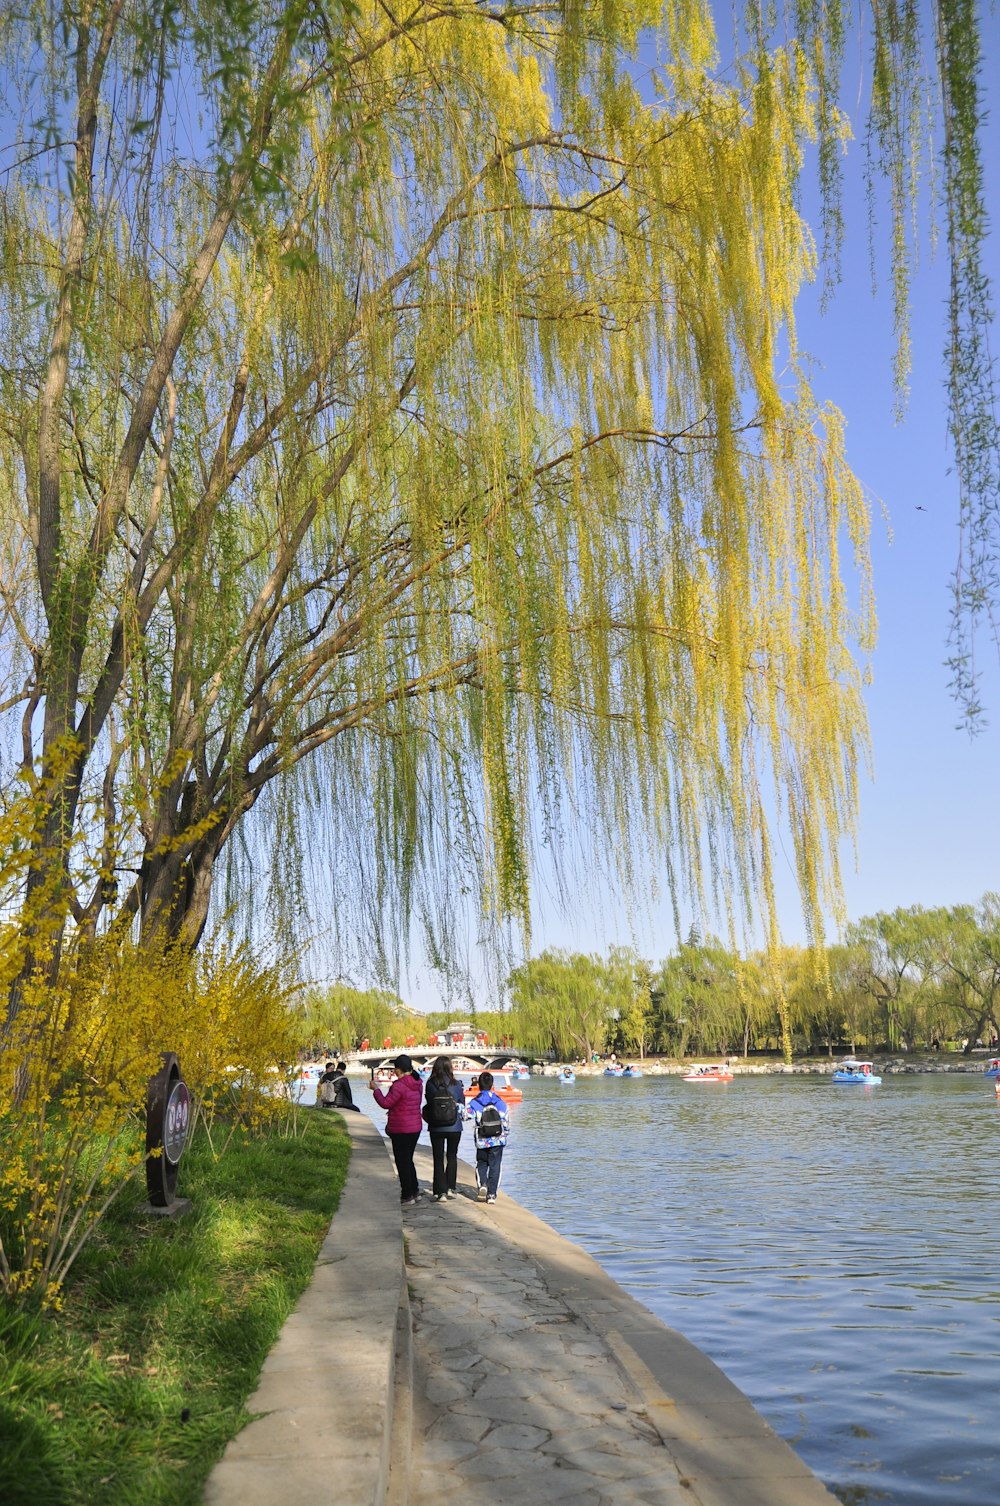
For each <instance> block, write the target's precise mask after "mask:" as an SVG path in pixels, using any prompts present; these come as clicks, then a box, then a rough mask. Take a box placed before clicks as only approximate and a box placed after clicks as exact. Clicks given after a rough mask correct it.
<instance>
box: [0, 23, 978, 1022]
mask: <svg viewBox="0 0 1000 1506" xmlns="http://www.w3.org/2000/svg"><path fill="white" fill-rule="evenodd" d="M872 16H873V19H874V23H875V24H874V30H873V32H872V34H871V45H872V47H873V51H874V60H875V68H874V87H873V92H872V115H871V124H870V127H869V131H870V139H871V141H872V142H873V143H874V144H875V150H874V151H873V152H872V153H871V160H872V164H873V168H874V170H875V171H876V172H882V173H884V176H885V178H886V181H887V182H888V184H889V187H890V202H891V204H892V206H893V213H894V224H895V226H896V234H895V236H894V241H893V247H892V269H893V273H894V276H895V287H896V292H897V301H898V311H899V318H900V328H901V331H902V330H905V299H906V285H907V278H908V269H909V265H910V260H911V256H912V248H911V245H910V240H909V236H908V229H907V226H908V213H909V209H908V206H909V205H911V204H912V202H913V199H914V195H915V191H916V185H915V179H914V178H913V172H914V171H915V169H914V163H915V161H916V160H917V157H916V155H915V153H916V152H917V150H918V149H919V145H920V140H921V132H922V124H921V122H922V121H924V120H925V119H926V116H925V115H924V114H923V113H922V108H923V98H924V96H923V94H922V93H921V89H922V87H923V86H922V82H921V81H922V80H923V77H924V75H923V71H922V66H923V58H924V52H923V50H922V44H921V39H920V37H919V35H918V32H917V21H916V18H915V13H914V12H913V10H912V9H911V8H910V7H908V6H906V7H900V6H899V5H897V4H895V3H893V4H891V5H889V6H885V5H883V4H882V3H879V4H878V5H877V6H873V10H872ZM941 16H942V17H943V18H944V21H945V22H946V23H947V24H945V25H944V26H943V27H941V28H940V29H939V32H938V45H939V53H938V57H939V59H940V60H941V69H940V72H941V76H942V77H943V78H944V79H945V80H946V83H947V88H946V90H945V92H944V94H943V96H941V99H942V108H943V110H944V113H945V117H946V119H947V120H948V122H949V133H948V135H947V137H946V145H945V154H944V164H945V169H946V171H945V184H946V188H947V197H946V202H947V208H948V214H949V218H948V226H949V235H950V239H951V243H952V249H953V251H954V252H955V254H956V279H957V281H956V291H955V305H954V309H953V325H954V334H955V340H956V347H957V350H958V355H959V357H960V359H956V362H955V364H954V368H953V369H954V373H955V382H956V385H955V388H954V392H955V396H954V406H955V411H956V413H959V414H960V413H961V412H962V411H964V410H962V407H961V405H962V403H968V404H971V405H972V406H973V408H975V407H976V404H978V405H979V408H978V409H977V410H976V411H980V410H981V409H982V408H983V404H984V403H985V402H986V401H987V399H988V398H989V393H988V391H984V389H983V386H982V373H980V374H979V376H977V375H976V374H975V373H973V372H972V371H971V368H969V369H964V372H963V368H962V367H961V361H962V360H965V361H966V365H967V367H968V356H969V348H968V342H967V341H965V340H964V333H963V326H962V321H963V320H965V319H967V318H969V317H971V315H970V310H971V309H972V305H973V303H974V302H975V297H973V296H972V295H971V294H970V287H973V292H974V293H975V296H979V297H982V290H983V284H982V281H981V279H980V282H979V283H978V284H976V281H975V277H974V275H973V274H974V272H975V263H974V259H975V256H976V255H977V254H978V246H979V244H980V241H981V239H982V234H983V233H984V226H983V223H982V221H981V220H980V221H976V219H975V215H974V213H973V212H970V210H969V206H970V205H971V206H972V210H974V207H975V203H976V192H975V190H976V177H975V174H976V171H977V170H978V169H977V164H978V157H977V156H976V155H975V137H976V128H977V124H978V117H977V109H978V106H977V102H976V96H975V79H974V75H975V69H976V67H978V62H977V61H976V58H972V59H971V61H970V58H969V56H967V55H965V54H962V52H961V46H960V43H961V40H962V38H965V39H966V40H967V39H968V37H969V36H972V38H973V42H974V39H975V18H974V14H973V13H972V12H968V13H967V7H966V6H965V5H964V3H960V0H947V4H945V3H944V0H942V5H941ZM779 19H780V20H781V24H780V27H779ZM793 22H794V24H793ZM851 24H853V22H852V21H851V20H850V18H849V15H848V12H847V11H846V10H845V9H844V8H842V7H841V6H840V5H839V4H837V3H834V4H832V5H830V6H826V7H823V8H815V9H814V8H813V7H810V6H797V7H796V8H795V10H794V15H793V16H792V17H789V18H788V24H787V26H786V25H785V21H784V20H783V19H781V18H778V17H776V16H774V15H772V14H771V13H770V12H763V11H762V12H760V13H759V14H755V15H754V17H753V19H752V21H751V23H750V24H749V27H748V28H747V29H746V30H745V31H743V32H742V33H741V37H740V42H739V49H738V55H737V56H736V58H735V60H732V61H730V62H729V64H728V66H727V67H726V68H725V69H724V70H723V69H721V68H720V67H719V63H718V49H717V45H716V40H715V35H714V31H713V22H712V17H711V14H710V12H709V10H708V9H707V8H706V7H705V6H703V5H700V4H698V3H692V4H682V3H674V0H602V3H597V0H560V3H555V0H552V3H544V0H543V3H538V4H530V3H529V4H506V5H505V4H503V3H497V4H496V5H490V4H486V3H481V0H449V3H448V4H446V5H442V4H440V3H429V0H411V3H409V4H408V5H407V7H406V8H405V9H404V8H402V7H399V8H396V7H394V6H393V5H389V4H386V3H383V0H358V3H353V0H144V3H142V4H139V3H137V0H25V3H24V5H22V6H21V7H19V9H18V10H17V12H16V13H15V12H13V11H12V10H11V9H9V8H8V9H6V10H5V13H4V16H3V18H2V19H0V47H2V68H3V79H4V90H3V95H4V97H5V100H6V115H5V117H4V138H3V157H2V169H3V171H2V177H0V188H2V205H0V208H2V250H0V279H2V284H0V285H2V295H0V408H2V415H0V446H2V460H3V467H2V476H0V497H2V520H3V522H2V544H0V547H2V582H3V584H2V590H3V597H2V609H0V610H2V620H0V632H2V639H3V648H4V662H5V671H4V685H3V687H2V691H0V694H2V702H0V704H2V717H3V731H2V748H3V757H4V761H5V775H6V776H14V775H15V774H20V776H21V779H20V782H16V781H14V780H13V779H12V778H8V779H6V780H5V783H6V784H7V787H8V789H9V790H10V789H16V790H18V791H19V792H20V794H19V795H18V797H17V799H20V800H21V801H22V802H23V803H25V804H26V809H27V811H28V814H27V816H26V817H25V818H24V820H23V821H22V822H21V825H20V827H19V828H18V829H19V830H21V831H22V832H23V833H25V835H24V836H23V844H22V851H26V852H28V853H29V855H30V861H28V862H26V863H25V864H24V865H23V866H22V867H21V868H19V869H18V870H17V871H18V873H19V875H20V877H19V879H18V884H17V885H16V886H15V889H16V896H15V899H14V900H13V901H11V903H12V904H14V905H15V906H16V905H20V907H21V909H20V914H21V932H22V941H21V946H20V952H19V954H18V955H19V957H20V965H21V972H20V976H21V977H23V976H25V975H26V973H27V972H28V971H29V970H31V969H32V968H36V969H37V967H38V966H39V965H41V962H40V959H41V958H42V952H43V948H42V945H41V942H40V941H39V939H38V938H39V937H41V936H42V935H43V934H44V935H45V936H47V937H51V936H52V935H55V936H56V937H57V941H56V943H55V944H54V945H49V946H48V947H47V949H46V950H45V956H46V958H47V959H48V964H47V965H51V964H52V959H53V957H56V956H57V955H58V947H59V941H60V940H61V939H62V938H64V937H65V936H66V935H68V934H73V935H74V936H78V937H84V938H86V937H88V936H94V935H96V934H98V933H99V932H102V931H104V930H106V929H108V928H110V927H114V926H121V927H124V928H126V929H131V928H134V927H138V928H139V929H140V930H141V931H142V932H144V933H146V934H149V933H151V932H153V931H156V930H157V929H159V928H161V927H167V928H169V930H170V932H171V933H172V934H173V935H175V936H178V937H181V938H183V939H185V940H187V941H189V942H190V943H192V944H193V943H196V942H197V940H198V938H199V936H200V935H201V932H202V929H203V927H204V925H205V921H206V916H207V914H208V909H209V903H210V898H211V895H212V890H213V883H214V882H215V881H216V879H217V877H218V875H219V874H220V873H221V872H223V871H226V872H227V873H228V874H230V875H232V874H235V875H236V876H237V878H238V879H239V881H240V883H241V884H242V886H243V893H244V894H245V893H246V892H247V886H248V885H249V886H250V890H251V891H254V888H255V886H256V890H255V892H256V893H257V894H258V896H259V895H260V894H261V893H262V888H261V885H260V883H259V881H258V875H259V873H260V870H261V868H262V867H263V868H264V869H265V870H266V873H267V876H268V877H272V878H276V879H277V881H278V882H277V887H278V889H279V892H280V895H281V897H282V898H283V900H284V902H285V904H286V905H287V907H288V908H289V909H290V910H292V911H294V910H295V908H296V906H297V905H298V904H299V903H300V901H301V899H302V894H301V874H302V873H303V871H305V870H306V868H307V867H308V865H309V864H310V863H312V864H314V865H317V864H319V865H320V866H321V865H322V863H324V862H329V865H330V871H331V873H332V874H333V884H334V887H335V890H336V900H337V904H338V906H339V907H340V910H341V914H342V916H344V917H347V916H349V917H350V924H351V925H352V926H355V927H357V928H358V930H359V932H364V933H365V934H367V935H369V936H370V937H371V938H373V941H375V942H377V943H378V944H379V945H381V946H383V947H384V948H385V949H386V950H387V951H391V949H392V946H393V945H394V944H395V943H394V941H393V938H395V939H396V942H398V939H399V938H400V937H405V935H406V934H407V928H408V926H409V924H410V923H411V921H412V919H413V918H414V917H418V918H419V919H420V920H421V921H422V923H423V925H424V927H425V931H426V935H427V938H428V944H429V945H430V947H431V948H432V949H434V948H437V949H439V950H446V948H447V942H448V938H449V936H450V935H451V934H453V933H452V927H451V920H452V917H453V914H454V911H455V909H456V908H457V907H459V906H461V905H462V904H464V903H466V902H467V897H468V896H469V895H470V894H471V895H473V896H474V899H475V901H476V902H477V904H478V908H479V912H480V913H481V915H482V916H483V918H484V924H486V923H492V922H493V921H496V920H501V921H502V920H505V919H513V920H514V921H516V922H520V923H521V924H523V925H526V924H527V921H528V916H529V903H530V882H531V874H532V866H533V861H534V858H535V856H536V854H537V850H538V845H539V843H545V844H547V845H550V846H555V847H556V848H558V844H559V842H560V839H561V837H562V835H563V834H565V833H566V832H567V830H572V829H573V828H575V827H576V826H577V825H582V826H585V827H586V829H587V830H588V831H590V832H591V833H593V836H594V842H595V849H599V850H601V851H603V852H606V853H607V854H608V862H609V865H610V866H611V867H612V868H616V869H617V877H618V878H620V879H621V880H622V881H624V882H625V883H634V882H635V881H636V879H637V877H638V876H640V875H641V874H642V873H643V871H645V870H647V869H648V868H649V867H652V868H653V869H654V870H658V871H659V872H661V873H665V874H666V884H667V885H668V886H669V887H670V888H671V889H672V890H673V892H675V893H678V894H679V893H681V892H683V891H687V892H688V893H689V894H690V895H692V896H693V897H694V898H695V900H696V901H701V900H703V899H705V898H706V897H711V896H712V895H713V894H714V895H715V896H716V897H718V896H721V897H722V899H723V901H724V903H726V904H729V905H730V906H734V907H735V908H736V909H737V910H739V909H740V908H741V907H743V908H746V909H750V908H753V907H758V908H759V909H761V910H762V911H763V913H764V914H765V915H766V916H769V917H772V920H773V899H772V871H771V861H772V860H771V848H772V838H773V831H772V825H773V822H774V821H775V820H778V821H780V822H782V823H783V824H784V825H785V826H786V827H787V829H788V831H789V832H790V833H791V837H792V841H793V843H794V852H795V862H796V866H797V870H798V876H799V880H800V884H801V889H802V894H803V900H804V905H805V909H806V913H807V915H808V916H809V917H811V919H812V920H813V922H814V923H818V918H819V916H820V914H821V912H822V910H823V907H824V906H825V905H827V904H830V903H834V902H835V900H836V895H837V891H838V870H837V856H838V844H839V843H840V841H841V838H842V837H843V835H844V833H845V832H848V831H849V830H850V828H851V823H852V821H853V817H854V812H855V804H856V777H857V770H858V767H859V763H861V762H862V761H863V758H864V750H865V717H864V711H863V704H862V698H861V686H862V681H863V675H864V663H865V656H866V654H867V652H868V650H869V648H870V646H871V643H872V633H873V612H872V602H871V596H870V590H869V581H868V574H867V534H866V530H867V519H866V509H865V505H864V500H863V497H862V495H861V491H860V488H859V486H858V483H857V481H856V480H855V478H854V476H853V475H852V473H851V471H850V469H849V467H848V464H847V460H846V457H845V451H844V440H843V432H842V425H841V420H840V416H839V415H838V413H837V412H836V411H834V410H832V409H829V408H826V409H824V408H821V407H820V406H819V405H818V404H817V402H816V401H815V400H814V398H813V396H812V394H811V391H810V387H809V384H808V381H807V379H806V375H805V370H804V362H803V360H802V358H801V353H800V351H799V347H798V343H797V338H796V327H795V318H794V310H795V301H796V297H797V295H798V293H799V291H800V289H801V287H802V285H803V283H804V281H805V280H806V279H809V278H811V277H812V276H813V275H814V273H815V271H816V269H817V262H818V260H819V256H818V253H817V248H816V243H815V241H814V238H813V235H812V233H811V232H810V229H809V227H808V226H807V224H806V223H805V222H804V220H803V219H802V217H801V215H800V212H799V209H798V207H797V204H798V194H799V185H800V180H801V178H802V174H803V172H804V171H805V170H806V167H807V165H808V163H809V161H810V160H812V159H813V158H815V160H816V161H818V164H819V172H820V178H821V181H822V185H823V189H824V204H825V206H826V207H825V211H824V227H823V232H822V233H823V237H824V257H825V258H827V259H829V258H830V257H832V256H833V255H834V254H835V251H836V245H837V242H838V239H839V235H840V215H839V209H838V201H837V173H838V160H839V154H840V152H841V149H842V147H843V146H844V144H845V142H846V139H847V136H848V134H849V133H848V125H847V121H846V118H845V117H844V115H843V114H842V112H841V110H840V108H839V106H838V103H837V97H838V78H839V69H840V59H841V53H842V51H843V47H844V41H845V36H846V32H847V28H848V27H849V25H851ZM779 30H780V33H781V35H780V40H776V35H777V33H778V32H779ZM654 47H655V50H656V60H655V62H652V63H651V62H650V59H651V58H652V57H653V49H654ZM640 54H641V56H642V58H643V60H644V61H643V64H642V67H641V68H640V65H639V63H638V62H637V58H639V56H640ZM933 55H934V54H933V53H932V57H933ZM963 56H964V57H965V61H964V62H963V61H962V60H961V59H962V57H963ZM960 85H961V88H960V87H959V86H960ZM970 86H971V89H972V94H971V96H970V93H969V88H970ZM963 91H964V92H963ZM914 102H916V106H915V104H914ZM917 106H919V108H918V107H917ZM963 192H965V193H966V198H965V199H963V197H962V194H963ZM969 195H971V198H970V197H969ZM963 206H964V207H963ZM963 279H964V281H963ZM970 279H971V282H970ZM976 288H978V291H976ZM970 297H971V302H970ZM963 342H964V343H963ZM905 359H906V348H905V338H904V339H902V340H901V345H900V373H901V377H903V376H905ZM977 382H978V386H977ZM961 426H962V428H963V432H964V421H962V425H961ZM978 432H979V434H980V439H981V440H982V443H981V444H980V446H979V449H978V450H977V452H976V455H975V456H974V457H973V459H972V461H971V462H970V464H969V465H967V466H966V469H965V472H964V473H963V474H964V475H965V477H966V481H967V492H966V496H967V499H968V506H969V507H970V508H971V509H972V510H973V511H975V509H976V507H977V506H978V505H979V504H978V503H977V501H976V499H977V497H980V500H981V496H980V494H981V492H982V489H983V487H984V486H986V488H987V490H988V487H989V484H990V476H989V468H988V464H986V462H984V460H983V456H984V454H986V450H984V449H983V445H986V449H987V450H988V442H990V441H989V436H988V434H986V431H985V430H984V429H982V428H981V429H980V431H978ZM959 458H960V460H961V458H962V457H961V455H960V457H959ZM984 464H986V469H985V470H984V469H983V466H984ZM977 466H978V467H979V469H978V470H977ZM977 487H979V492H977V490H976V488H977ZM845 550H846V551H847V558H846V559H843V558H842V554H843V552H844V551H845ZM983 550H984V558H985V557H986V555H988V552H989V543H988V540H987V541H985V542H984V545H983ZM959 657H961V656H960V655H959ZM8 804H10V805H13V804H16V800H15V798H14V797H13V796H8ZM251 812H254V817H253V819H252V820H251V821H249V822H248V821H247V817H248V816H249V815H250V813H251ZM237 837H238V840H234V838H237ZM224 854H225V855H227V856H228V857H231V858H232V862H231V863H226V862H222V863H220V857H222V856H223V855H224ZM216 887H218V886H216ZM8 913H11V912H10V911H8ZM343 923H344V924H347V922H346V921H344V922H343ZM17 999H18V987H17V985H16V984H15V987H14V990H13V993H12V1005H11V1009H12V1010H16V1007H17Z"/></svg>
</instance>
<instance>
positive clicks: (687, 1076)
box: [681, 1063, 733, 1082]
mask: <svg viewBox="0 0 1000 1506" xmlns="http://www.w3.org/2000/svg"><path fill="white" fill-rule="evenodd" d="M732 1080H733V1074H732V1073H731V1072H730V1070H729V1068H728V1067H727V1066H726V1065H725V1063H723V1064H722V1066H719V1067H692V1068H691V1071H690V1072H685V1073H684V1076H683V1077H682V1078H681V1082H732Z"/></svg>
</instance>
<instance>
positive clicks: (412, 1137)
mask: <svg viewBox="0 0 1000 1506" xmlns="http://www.w3.org/2000/svg"><path fill="white" fill-rule="evenodd" d="M389 1139H390V1140H391V1141H392V1158H393V1160H394V1161H395V1163H396V1172H397V1174H398V1176H399V1195H400V1197H401V1198H403V1197H419V1195H420V1183H419V1182H418V1181H417V1168H416V1167H415V1166H414V1164H413V1152H414V1151H415V1150H416V1148H417V1141H418V1140H419V1139H420V1131H419V1130H414V1132H413V1133H412V1134H407V1135H390V1136H389Z"/></svg>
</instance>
